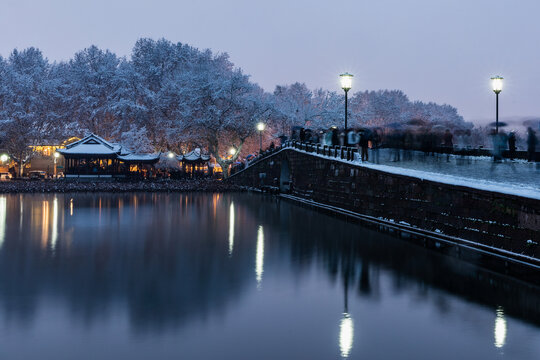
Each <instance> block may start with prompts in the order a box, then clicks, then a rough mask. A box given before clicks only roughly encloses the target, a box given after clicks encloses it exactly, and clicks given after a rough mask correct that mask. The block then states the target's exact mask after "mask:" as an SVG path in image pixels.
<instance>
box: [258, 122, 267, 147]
mask: <svg viewBox="0 0 540 360" xmlns="http://www.w3.org/2000/svg"><path fill="white" fill-rule="evenodd" d="M265 128H266V125H264V123H262V122H260V123H258V124H257V130H258V131H259V154H260V153H262V132H263V131H264V129H265Z"/></svg>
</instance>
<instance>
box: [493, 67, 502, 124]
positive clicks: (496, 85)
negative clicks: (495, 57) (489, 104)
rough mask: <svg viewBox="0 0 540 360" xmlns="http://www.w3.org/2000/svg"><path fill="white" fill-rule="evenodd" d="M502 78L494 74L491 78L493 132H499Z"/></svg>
mask: <svg viewBox="0 0 540 360" xmlns="http://www.w3.org/2000/svg"><path fill="white" fill-rule="evenodd" d="M502 87H503V78H502V77H500V76H494V77H492V78H491V88H492V89H493V92H494V93H495V99H496V100H495V134H498V133H499V93H500V92H501V91H502Z"/></svg>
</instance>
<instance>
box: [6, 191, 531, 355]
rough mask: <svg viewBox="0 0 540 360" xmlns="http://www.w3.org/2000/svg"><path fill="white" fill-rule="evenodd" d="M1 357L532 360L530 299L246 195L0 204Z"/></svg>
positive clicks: (392, 242)
mask: <svg viewBox="0 0 540 360" xmlns="http://www.w3.org/2000/svg"><path fill="white" fill-rule="evenodd" d="M0 358H1V359H25V360H28V359H55V360H58V359H70V360H71V359H130V360H133V359H339V358H351V359H415V360H418V359H439V360H440V359H499V358H500V359H534V360H538V359H540V291H539V289H538V288H537V287H534V286H530V285H527V284H524V283H521V282H519V281H516V280H513V279H510V278H506V277H504V276H501V275H498V274H494V273H491V272H487V271H484V270H482V269H481V268H479V267H476V266H474V265H472V264H469V263H464V262H462V261H460V260H458V259H455V258H451V257H447V256H443V255H441V254H438V253H434V252H431V251H428V250H426V249H424V248H422V247H420V246H416V245H413V244H410V243H407V242H405V241H403V240H400V239H397V238H394V237H392V236H390V235H387V234H381V233H377V232H375V231H373V230H370V229H366V228H363V227H362V226H359V225H355V224H349V223H346V222H344V221H341V220H339V219H336V218H333V217H330V216H327V215H323V214H320V213H317V212H314V211H312V210H309V209H305V208H301V207H298V206H296V205H294V204H291V203H288V202H284V201H279V200H277V199H275V198H271V197H265V196H261V195H258V194H251V195H250V194H119V195H116V194H103V195H96V194H73V195H0Z"/></svg>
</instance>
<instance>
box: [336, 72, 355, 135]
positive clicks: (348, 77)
mask: <svg viewBox="0 0 540 360" xmlns="http://www.w3.org/2000/svg"><path fill="white" fill-rule="evenodd" d="M339 77H340V80H341V88H342V89H343V90H344V91H345V134H347V100H348V99H347V93H348V92H349V90H351V88H352V78H353V75H352V74H349V73H343V74H341V75H339ZM345 136H347V135H345Z"/></svg>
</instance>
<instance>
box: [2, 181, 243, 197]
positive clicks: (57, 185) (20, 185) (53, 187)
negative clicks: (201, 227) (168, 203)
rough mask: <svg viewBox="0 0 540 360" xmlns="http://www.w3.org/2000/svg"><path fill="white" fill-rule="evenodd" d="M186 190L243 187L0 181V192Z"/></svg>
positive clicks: (190, 183)
mask: <svg viewBox="0 0 540 360" xmlns="http://www.w3.org/2000/svg"><path fill="white" fill-rule="evenodd" d="M188 191H190V192H195V191H198V192H230V191H235V192H239V191H243V189H242V188H241V187H240V186H238V185H234V184H231V183H229V182H224V181H220V180H215V179H181V180H126V181H71V180H70V181H66V180H10V181H2V182H0V194H32V193H74V192H90V193H98V192H111V193H121V192H188Z"/></svg>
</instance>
